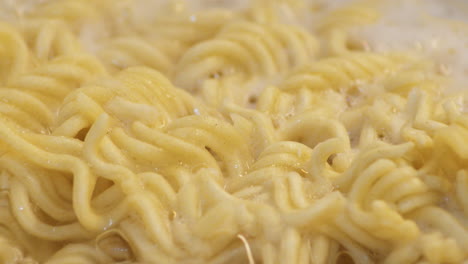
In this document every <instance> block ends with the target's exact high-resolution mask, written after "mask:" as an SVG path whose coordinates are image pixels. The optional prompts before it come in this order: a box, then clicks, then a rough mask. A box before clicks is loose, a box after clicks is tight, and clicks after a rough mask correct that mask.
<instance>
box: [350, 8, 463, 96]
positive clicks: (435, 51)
mask: <svg viewBox="0 0 468 264" xmlns="http://www.w3.org/2000/svg"><path fill="white" fill-rule="evenodd" d="M381 12H382V14H383V17H382V18H381V19H380V20H379V21H378V22H377V23H376V24H373V25H369V26H364V27H360V28H358V29H356V30H354V32H353V35H354V36H355V37H358V38H360V39H364V40H366V41H367V43H368V44H369V46H370V47H371V49H372V50H374V51H380V52H385V51H407V52H414V53H419V54H423V55H424V56H426V57H428V58H430V59H432V60H433V61H435V63H436V64H437V65H438V67H439V69H440V71H441V72H442V73H443V74H446V75H449V76H450V77H451V78H453V80H454V82H453V85H452V86H451V87H449V89H448V90H447V92H456V91H459V90H465V89H468V86H467V85H466V83H468V24H467V22H468V5H467V4H464V3H462V2H461V1H458V0H449V1H438V0H408V1H398V3H397V1H395V2H393V1H392V2H391V5H390V4H389V5H385V6H383V7H382V10H381Z"/></svg>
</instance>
